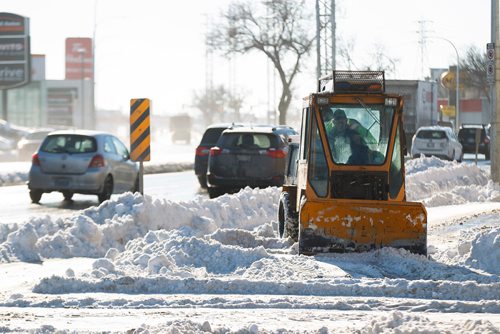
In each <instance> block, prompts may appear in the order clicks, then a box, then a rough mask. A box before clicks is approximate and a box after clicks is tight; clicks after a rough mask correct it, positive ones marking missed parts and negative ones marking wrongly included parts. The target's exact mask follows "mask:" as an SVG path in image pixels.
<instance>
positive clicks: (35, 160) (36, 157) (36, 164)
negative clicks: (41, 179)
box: [31, 153, 40, 166]
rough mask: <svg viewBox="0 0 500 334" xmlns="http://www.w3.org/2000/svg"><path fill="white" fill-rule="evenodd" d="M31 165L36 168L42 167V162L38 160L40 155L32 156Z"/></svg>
mask: <svg viewBox="0 0 500 334" xmlns="http://www.w3.org/2000/svg"><path fill="white" fill-rule="evenodd" d="M31 164H32V165H34V166H40V160H39V159H38V153H35V154H33V155H32V156H31Z"/></svg>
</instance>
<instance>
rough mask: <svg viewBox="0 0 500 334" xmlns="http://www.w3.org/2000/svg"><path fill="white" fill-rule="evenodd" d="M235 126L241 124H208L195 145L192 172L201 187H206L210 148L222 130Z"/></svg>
mask: <svg viewBox="0 0 500 334" xmlns="http://www.w3.org/2000/svg"><path fill="white" fill-rule="evenodd" d="M236 126H241V124H235V123H219V124H212V125H210V126H208V127H207V128H206V130H205V132H204V133H203V137H202V138H201V142H200V144H199V145H198V147H196V153H195V156H194V173H195V174H196V177H198V182H199V183H200V186H201V187H202V188H203V189H206V188H207V166H208V154H209V153H210V149H211V148H212V147H213V146H214V145H215V143H217V140H219V137H220V135H221V134H222V131H224V130H226V129H230V128H233V127H236Z"/></svg>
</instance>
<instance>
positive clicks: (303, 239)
mask: <svg viewBox="0 0 500 334" xmlns="http://www.w3.org/2000/svg"><path fill="white" fill-rule="evenodd" d="M382 247H395V248H405V249H407V250H409V251H411V252H413V253H418V254H423V255H426V254H427V211H426V210H425V207H424V206H423V205H422V204H421V203H415V202H387V201H365V200H363V201H361V200H335V201H333V202H332V200H328V201H306V202H305V203H303V206H302V208H301V210H300V223H299V252H300V253H302V254H314V253H325V252H363V251H369V250H373V249H378V248H382Z"/></svg>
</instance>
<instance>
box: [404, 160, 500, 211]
mask: <svg viewBox="0 0 500 334" xmlns="http://www.w3.org/2000/svg"><path fill="white" fill-rule="evenodd" d="M405 169H406V194H407V198H408V200H410V201H417V202H422V203H423V204H424V205H425V206H426V207H436V206H444V205H452V204H464V203H469V202H486V201H499V200H500V186H499V185H498V184H495V183H493V182H492V181H491V179H490V176H489V173H487V172H486V171H485V170H484V169H481V168H479V167H478V166H476V165H474V164H468V163H457V162H456V161H452V162H450V161H444V160H441V159H438V158H435V157H429V158H419V159H412V160H409V161H408V162H406V164H405Z"/></svg>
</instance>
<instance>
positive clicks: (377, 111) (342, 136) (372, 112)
mask: <svg viewBox="0 0 500 334" xmlns="http://www.w3.org/2000/svg"><path fill="white" fill-rule="evenodd" d="M359 102H360V103H359V104H334V105H327V106H323V107H321V115H322V119H323V124H324V127H325V130H326V134H327V138H328V144H329V147H330V152H331V154H332V159H333V161H334V162H335V163H338V164H370V165H381V164H383V163H384V161H385V159H386V157H387V148H388V144H389V139H390V134H391V128H392V122H393V115H394V108H393V107H387V106H384V105H383V104H372V105H367V104H365V103H361V101H359Z"/></svg>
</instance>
